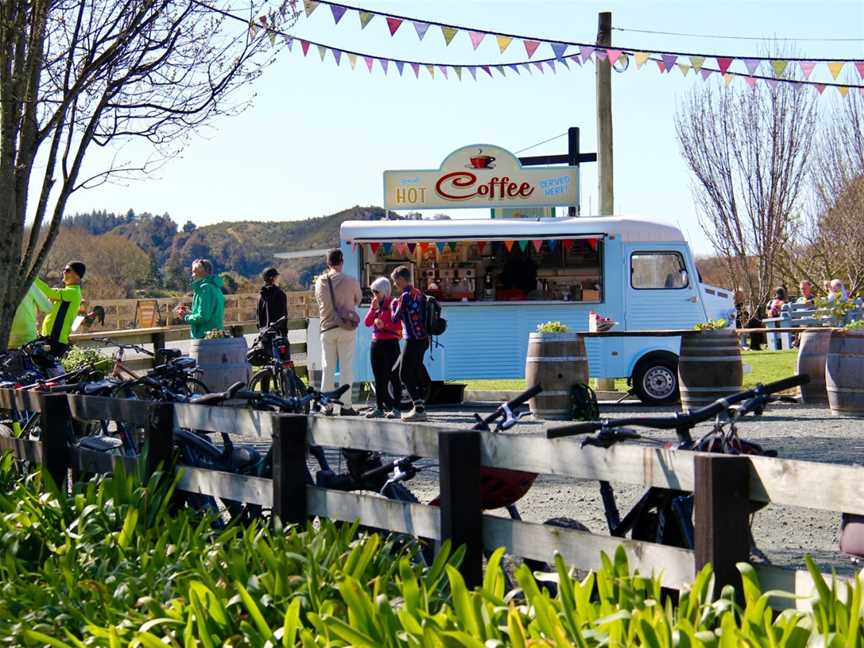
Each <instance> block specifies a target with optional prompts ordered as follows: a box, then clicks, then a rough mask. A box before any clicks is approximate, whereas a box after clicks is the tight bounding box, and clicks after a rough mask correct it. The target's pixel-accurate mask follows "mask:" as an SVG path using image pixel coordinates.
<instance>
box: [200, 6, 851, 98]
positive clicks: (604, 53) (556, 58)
mask: <svg viewBox="0 0 864 648" xmlns="http://www.w3.org/2000/svg"><path fill="white" fill-rule="evenodd" d="M193 1H194V2H195V3H196V4H199V5H201V6H204V7H207V8H208V9H210V10H212V11H214V12H216V13H220V14H222V15H224V16H226V17H229V18H232V19H234V20H237V21H239V22H242V23H243V24H244V25H246V26H247V28H248V29H249V31H250V33H251V32H252V31H253V30H254V32H255V33H260V32H261V31H266V32H268V35H269V36H270V38H271V40H275V37H276V36H281V37H282V38H284V39H285V42H286V46H287V47H288V48H289V50H290V49H291V45H292V44H293V41H294V37H293V36H292V35H291V34H288V33H285V32H282V31H280V30H278V29H276V28H275V27H274V25H273V23H272V22H269V23H268V21H267V20H261V21H259V22H260V24H256V23H255V22H254V21H253V22H250V21H248V20H247V19H245V18H242V17H240V16H237V15H236V14H232V13H230V12H227V11H224V10H221V9H217V8H214V7H211V6H209V5H207V4H205V3H204V2H202V1H201V0H193ZM320 4H327V5H328V6H330V8H331V11H330V14H331V15H332V17H333V19H334V21H335V22H336V23H337V24H341V22H342V19H343V18H344V15H345V13H346V12H347V11H356V12H357V13H358V15H359V16H360V23H361V27H365V26H366V25H368V23H369V22H370V21H371V20H372V19H373V18H374V17H375V16H384V17H385V21H386V22H387V26H388V30H389V31H390V32H391V36H392V35H394V34H395V33H396V31H397V30H398V29H399V28H400V26H401V25H402V24H403V23H404V22H405V21H406V20H407V21H410V22H411V23H412V24H413V25H414V29H415V31H416V33H417V35H418V38H420V39H422V38H423V36H425V34H426V32H427V30H428V29H429V27H430V26H437V27H439V28H440V29H441V32H442V35H443V37H444V41H445V44H446V45H449V43H450V42H451V41H452V40H453V38H454V37H455V36H456V34H457V33H459V32H460V31H463V30H464V31H466V32H473V33H474V36H472V37H471V38H472V43H475V42H476V45H477V46H478V47H479V45H480V43H481V42H482V41H483V40H484V38H485V36H487V35H490V34H492V35H494V36H495V39H496V42H497V44H498V48H499V50H500V51H501V52H503V51H504V50H505V49H507V47H509V45H510V44H511V42H512V41H513V40H516V39H519V40H522V41H523V45H524V47H525V52H526V55H527V56H528V59H527V60H523V61H516V62H507V63H486V64H464V63H443V62H437V61H436V62H426V61H409V60H404V59H396V58H392V57H381V56H373V55H370V54H367V53H364V52H356V51H351V50H348V49H345V48H340V47H333V46H332V45H328V44H326V43H319V42H316V41H312V40H308V39H302V38H300V39H298V40H299V41H300V47H301V50H302V53H303V56H304V57H306V56H307V54H308V52H309V47H310V46H311V45H315V46H316V47H317V48H318V52H319V54H320V55H321V58H322V60H324V57H325V54H326V52H327V51H328V50H329V51H331V52H332V53H333V60H334V61H335V63H336V65H340V63H341V59H342V55H343V54H345V55H347V56H348V60H349V62H350V64H351V67H352V68H355V67H356V60H357V57H358V56H359V57H363V59H364V61H365V62H366V65H367V68H368V71H369V72H370V73H371V72H372V69H373V68H372V64H373V63H374V61H375V60H378V61H379V62H380V66H381V68H382V71H383V73H384V74H385V75H386V74H387V73H388V66H389V64H390V63H394V64H395V66H396V67H397V69H398V70H399V74H400V76H401V73H402V69H403V67H404V65H405V64H408V65H410V66H411V69H412V70H413V72H414V75H415V78H419V77H420V68H421V66H422V67H423V68H425V70H426V71H427V72H428V74H429V76H430V77H431V78H435V68H436V67H437V68H438V70H439V72H440V74H439V75H438V77H439V78H441V79H445V80H447V79H450V78H453V77H455V78H457V79H459V80H461V78H462V74H461V70H462V68H467V69H468V71H469V72H470V74H471V77H472V79H474V80H475V81H476V79H477V68H478V67H479V68H480V69H481V70H483V71H484V72H485V73H486V74H487V75H488V76H489V77H490V78H494V77H493V74H492V70H493V69H494V70H495V71H496V72H497V73H499V74H500V75H501V76H502V77H506V76H507V74H506V72H507V70H509V71H511V72H516V73H517V74H518V73H519V70H520V69H525V70H528V71H529V72H530V71H532V66H533V67H535V68H537V69H538V70H539V71H541V72H542V71H543V65H546V66H547V67H548V68H549V69H550V71H551V72H552V73H553V74H556V73H557V66H556V65H555V63H556V62H558V63H561V64H562V65H564V66H565V67H568V69H569V65H568V64H567V62H568V61H572V62H574V63H576V64H577V65H583V64H585V63H587V62H588V61H596V60H597V59H607V60H609V61H610V62H611V63H613V64H616V63H618V62H620V61H621V60H622V59H623V60H628V59H629V57H631V56H632V57H633V58H634V59H635V61H636V68H637V70H638V69H641V68H643V67H644V64H645V63H646V62H647V61H648V60H653V61H655V63H656V64H657V67H658V69H659V70H660V72H661V73H665V74H668V73H670V72H671V71H672V69H673V68H674V67H678V69H679V70H680V71H681V73H682V75H686V74H687V72H688V71H689V69H690V68H692V69H693V70H694V72H698V73H700V75H701V77H702V78H703V79H707V78H709V77H710V76H711V75H712V73H715V72H719V73H720V75H721V77H722V78H723V80H724V81H725V83H726V84H727V85H730V84H731V83H732V82H733V81H734V80H735V79H736V78H744V79H745V81H746V82H747V84H748V85H749V86H751V87H753V86H755V85H756V83H757V82H764V83H767V84H768V85H769V86H770V87H776V86H777V85H778V84H779V83H789V84H795V85H797V86H798V87H802V86H810V87H812V88H814V89H815V90H816V91H817V92H819V93H820V94H823V93H824V90H825V89H826V88H829V87H833V88H836V89H837V91H838V93H839V94H840V95H841V97H845V96H847V95H848V93H849V91H850V90H857V91H859V92H860V93H861V94H862V95H864V85H860V84H852V83H841V82H838V79H839V78H840V74H841V73H842V72H843V70H844V69H845V68H847V64H854V65H849V66H848V67H849V69H854V70H855V71H857V73H858V76H859V77H860V78H861V79H864V61H862V60H856V59H819V58H809V59H804V58H786V59H775V58H770V57H758V56H753V57H731V56H721V55H712V54H695V53H687V52H661V51H657V50H647V49H646V50H637V49H632V48H625V47H620V46H619V47H616V48H602V47H597V46H596V45H595V44H585V43H571V42H566V41H552V40H546V39H542V38H531V37H524V36H519V35H514V34H499V33H495V32H490V31H488V30H483V29H467V28H464V27H460V26H455V25H446V24H443V23H436V22H433V21H422V20H418V19H414V18H409V17H405V16H396V15H391V14H384V13H382V12H377V11H373V10H369V9H363V8H358V7H350V6H347V5H343V4H341V3H335V2H329V0H304V2H303V6H304V10H305V14H306V15H307V16H311V14H312V13H313V12H314V11H315V9H316V8H317V7H318V5H320ZM541 44H548V45H549V46H550V48H551V49H552V54H553V56H552V57H547V58H542V59H534V58H533V56H534V54H535V53H536V51H537V49H538V48H539V46H540V45H541ZM571 47H574V48H577V49H578V53H577V52H576V51H575V50H574V51H573V52H572V53H569V54H568V53H567V50H568V48H571ZM711 58H713V59H714V60H715V61H716V64H717V67H716V68H715V67H706V66H705V63H706V61H708V60H709V59H711ZM685 59H686V62H689V67H687V65H686V62H685ZM736 62H740V63H741V65H742V66H743V68H744V70H741V71H734V70H732V66H733V64H734V63H736ZM792 63H797V66H796V67H797V69H799V70H800V72H801V74H802V75H803V76H804V79H800V78H797V79H795V78H789V77H788V76H786V77H783V76H781V75H784V74H787V75H788V73H789V72H790V71H791V70H793V69H794V68H793V67H792V66H791V65H790V64H792ZM820 63H825V64H826V66H827V68H828V73H829V74H830V76H831V79H832V80H830V81H828V80H819V81H817V80H815V79H811V78H810V77H811V74H812V73H813V71H814V68H815V66H816V65H818V64H820ZM682 64H683V65H682ZM447 68H451V69H452V70H453V71H454V72H455V74H454V75H453V77H450V76H449V75H448V74H447V73H446V72H445V71H446V70H447ZM760 68H761V69H762V70H763V71H764V73H763V74H756V72H759V71H760Z"/></svg>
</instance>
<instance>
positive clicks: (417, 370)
mask: <svg viewBox="0 0 864 648" xmlns="http://www.w3.org/2000/svg"><path fill="white" fill-rule="evenodd" d="M390 278H391V279H392V280H393V283H394V284H396V289H397V290H396V292H397V294H399V297H398V298H396V299H394V300H393V302H392V309H393V321H394V322H402V330H403V332H404V334H405V348H404V349H403V350H402V360H401V369H400V371H399V373H400V377H401V378H402V382H403V383H404V385H405V387H407V388H408V394H409V395H410V396H411V401H412V403H413V405H414V406H413V407H412V408H411V411H410V412H405V413H404V414H402V417H401V418H402V420H403V421H425V420H426V404H425V403H424V402H423V387H424V385H423V356H424V355H425V354H426V349H428V348H429V335H428V333H427V332H426V318H425V314H426V295H424V294H423V292H422V291H421V290H419V289H418V288H415V287H414V286H413V285H412V284H411V270H410V268H408V267H407V266H399V267H398V268H396V269H395V270H394V271H393V274H391V275H390Z"/></svg>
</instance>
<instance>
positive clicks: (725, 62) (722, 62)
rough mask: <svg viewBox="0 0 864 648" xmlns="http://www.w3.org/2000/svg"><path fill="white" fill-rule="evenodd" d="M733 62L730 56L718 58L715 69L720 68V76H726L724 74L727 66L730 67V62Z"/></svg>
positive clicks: (727, 68)
mask: <svg viewBox="0 0 864 648" xmlns="http://www.w3.org/2000/svg"><path fill="white" fill-rule="evenodd" d="M691 60H692V59H691ZM734 60H735V59H734V58H732V57H730V56H718V57H717V67H719V68H720V74H726V72H727V71H728V70H729V66H730V65H732V61H734Z"/></svg>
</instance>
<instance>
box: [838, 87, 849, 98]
mask: <svg viewBox="0 0 864 648" xmlns="http://www.w3.org/2000/svg"><path fill="white" fill-rule="evenodd" d="M837 92H839V93H840V96H841V97H845V96H846V95H847V94H849V86H842V85H841V86H837Z"/></svg>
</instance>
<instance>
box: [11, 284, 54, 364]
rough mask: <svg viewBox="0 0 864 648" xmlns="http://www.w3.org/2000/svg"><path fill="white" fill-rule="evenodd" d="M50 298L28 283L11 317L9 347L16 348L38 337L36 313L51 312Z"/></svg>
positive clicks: (34, 285)
mask: <svg viewBox="0 0 864 648" xmlns="http://www.w3.org/2000/svg"><path fill="white" fill-rule="evenodd" d="M51 307H52V306H51V300H50V299H48V296H47V295H46V294H45V293H43V292H42V291H41V290H39V287H38V286H36V284H30V288H29V289H28V290H27V292H26V293H25V295H24V299H22V300H21V303H20V304H18V308H17V309H16V310H15V317H14V318H13V319H12V328H11V330H10V331H9V345H8V347H9V348H10V349H18V348H20V347H22V346H24V345H25V344H28V343H29V342H32V341H33V340H35V339H36V338H38V337H39V328H38V326H37V325H36V313H37V312H39V311H41V312H43V313H50V312H51Z"/></svg>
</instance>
